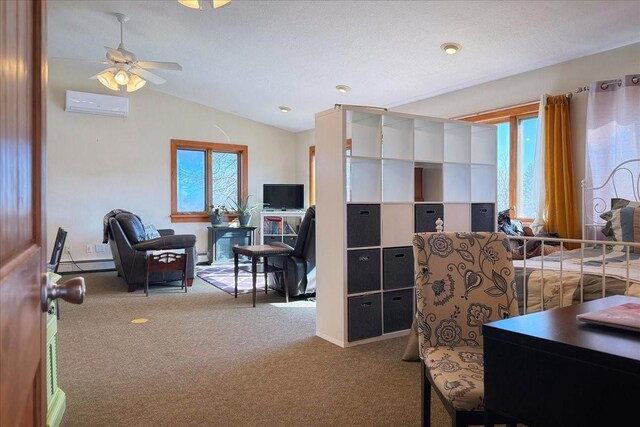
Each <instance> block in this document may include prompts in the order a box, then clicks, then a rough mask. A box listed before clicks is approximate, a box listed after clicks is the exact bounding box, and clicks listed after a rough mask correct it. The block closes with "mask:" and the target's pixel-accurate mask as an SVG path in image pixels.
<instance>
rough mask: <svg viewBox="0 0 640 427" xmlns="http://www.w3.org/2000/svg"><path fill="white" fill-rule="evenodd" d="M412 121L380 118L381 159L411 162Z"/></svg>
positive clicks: (387, 117)
mask: <svg viewBox="0 0 640 427" xmlns="http://www.w3.org/2000/svg"><path fill="white" fill-rule="evenodd" d="M413 133H414V132H413V120H412V119H406V118H403V117H394V116H382V157H384V158H387V159H406V160H413Z"/></svg>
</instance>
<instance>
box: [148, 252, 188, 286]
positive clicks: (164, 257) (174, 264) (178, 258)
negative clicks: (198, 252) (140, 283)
mask: <svg viewBox="0 0 640 427" xmlns="http://www.w3.org/2000/svg"><path fill="white" fill-rule="evenodd" d="M180 251H181V252H180ZM146 255H147V279H146V280H145V282H144V293H145V295H146V296H149V276H150V275H151V273H154V272H162V271H181V272H182V283H181V285H180V289H182V288H184V291H185V293H186V292H187V283H186V282H187V254H186V253H185V251H184V250H180V249H178V250H176V252H169V251H147V254H146Z"/></svg>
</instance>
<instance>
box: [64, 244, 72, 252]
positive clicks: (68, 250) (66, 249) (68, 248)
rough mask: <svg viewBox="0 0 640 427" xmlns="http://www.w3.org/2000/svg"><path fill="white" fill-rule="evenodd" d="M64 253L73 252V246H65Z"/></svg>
mask: <svg viewBox="0 0 640 427" xmlns="http://www.w3.org/2000/svg"><path fill="white" fill-rule="evenodd" d="M64 253H65V254H71V246H65V247H64Z"/></svg>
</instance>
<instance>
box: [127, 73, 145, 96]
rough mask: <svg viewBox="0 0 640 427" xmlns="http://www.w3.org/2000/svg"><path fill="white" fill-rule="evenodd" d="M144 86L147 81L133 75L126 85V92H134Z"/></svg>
mask: <svg viewBox="0 0 640 427" xmlns="http://www.w3.org/2000/svg"><path fill="white" fill-rule="evenodd" d="M146 84H147V81H146V80H145V79H142V78H140V77H138V76H136V75H135V74H134V75H133V76H131V77H130V78H129V83H127V92H135V91H137V90H138V89H141V88H142V87H143V86H144V85H146Z"/></svg>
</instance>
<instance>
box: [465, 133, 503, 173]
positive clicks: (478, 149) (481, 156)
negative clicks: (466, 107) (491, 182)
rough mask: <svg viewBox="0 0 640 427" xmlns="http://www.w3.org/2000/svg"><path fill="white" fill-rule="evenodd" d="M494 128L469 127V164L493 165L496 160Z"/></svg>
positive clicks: (495, 134)
mask: <svg viewBox="0 0 640 427" xmlns="http://www.w3.org/2000/svg"><path fill="white" fill-rule="evenodd" d="M496 137H497V129H496V127H495V126H491V127H486V126H472V127H471V163H482V164H486V165H495V164H496V160H497V151H496V150H497V148H498V147H497V145H496Z"/></svg>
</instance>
